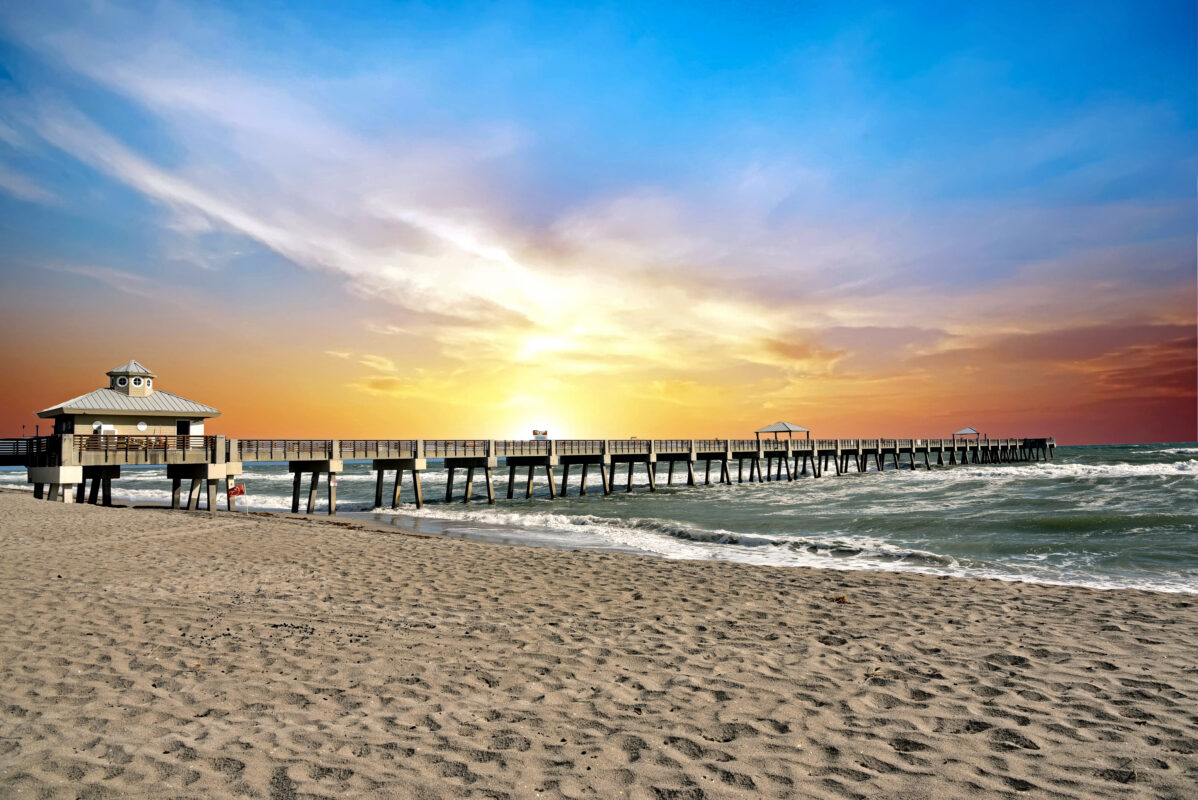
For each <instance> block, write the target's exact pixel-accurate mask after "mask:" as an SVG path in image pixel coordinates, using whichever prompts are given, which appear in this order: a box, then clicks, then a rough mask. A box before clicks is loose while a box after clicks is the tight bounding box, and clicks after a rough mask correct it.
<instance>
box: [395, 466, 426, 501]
mask: <svg viewBox="0 0 1198 800" xmlns="http://www.w3.org/2000/svg"><path fill="white" fill-rule="evenodd" d="M395 481H396V486H398V485H399V476H398V475H396V476H395ZM412 491H414V492H415V493H416V508H424V491H423V490H422V489H421V488H420V470H418V469H414V470H412Z"/></svg>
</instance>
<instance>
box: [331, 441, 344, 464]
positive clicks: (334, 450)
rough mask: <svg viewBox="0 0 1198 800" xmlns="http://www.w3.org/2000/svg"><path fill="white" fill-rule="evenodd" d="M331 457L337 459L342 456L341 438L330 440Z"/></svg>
mask: <svg viewBox="0 0 1198 800" xmlns="http://www.w3.org/2000/svg"><path fill="white" fill-rule="evenodd" d="M329 458H331V459H332V460H334V461H337V460H338V459H340V458H341V440H340V439H332V440H330V441H329Z"/></svg>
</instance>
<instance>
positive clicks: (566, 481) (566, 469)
mask: <svg viewBox="0 0 1198 800" xmlns="http://www.w3.org/2000/svg"><path fill="white" fill-rule="evenodd" d="M569 486H570V465H569V464H562V497H566V496H567V495H569V494H570V489H569Z"/></svg>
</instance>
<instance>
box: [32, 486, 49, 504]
mask: <svg viewBox="0 0 1198 800" xmlns="http://www.w3.org/2000/svg"><path fill="white" fill-rule="evenodd" d="M45 496H46V484H44V483H35V484H33V499H34V500H41V499H43V498H45Z"/></svg>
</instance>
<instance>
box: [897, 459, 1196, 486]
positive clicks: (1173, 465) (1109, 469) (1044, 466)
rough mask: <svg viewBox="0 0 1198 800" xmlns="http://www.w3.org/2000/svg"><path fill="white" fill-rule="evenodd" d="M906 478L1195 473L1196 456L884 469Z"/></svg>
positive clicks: (1058, 476)
mask: <svg viewBox="0 0 1198 800" xmlns="http://www.w3.org/2000/svg"><path fill="white" fill-rule="evenodd" d="M888 475H891V476H893V475H901V476H903V477H907V478H916V477H918V478H923V479H930V480H937V481H961V480H979V481H994V480H995V479H1002V478H1025V479H1027V478H1032V479H1036V478H1044V479H1057V478H1142V477H1171V476H1174V475H1190V476H1195V477H1198V459H1193V458H1191V459H1187V460H1184V461H1167V462H1159V463H1153V464H1130V463H1121V464H1078V463H1053V462H1039V463H1033V464H1018V465H1015V464H1009V465H1008V464H970V465H967V466H957V467H949V468H947V469H934V470H931V471H927V470H914V471H905V470H904V471H902V472H895V473H888Z"/></svg>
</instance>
